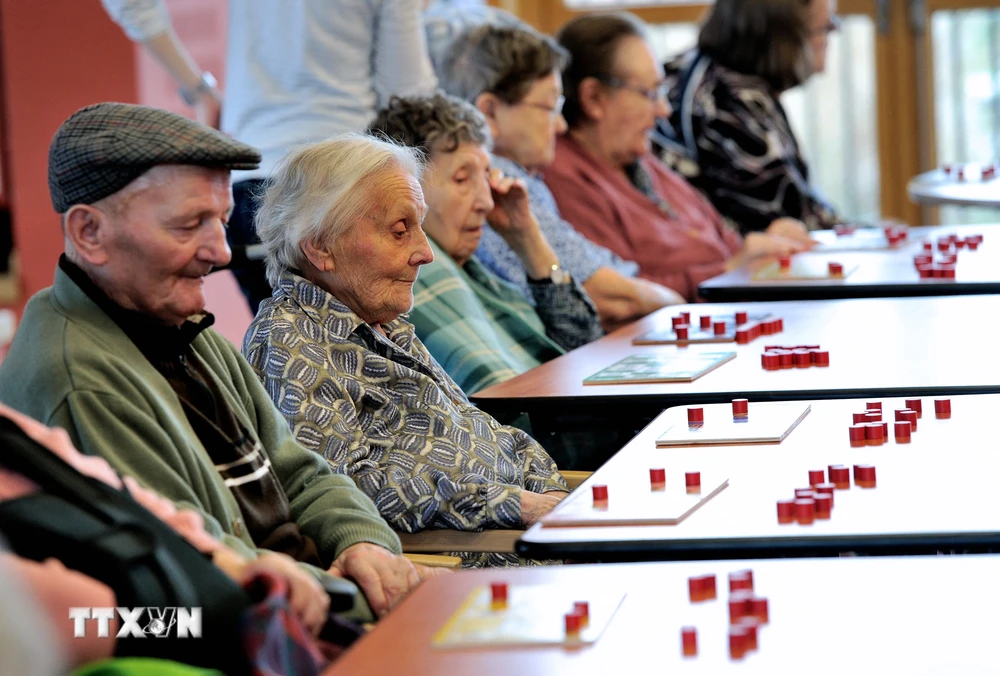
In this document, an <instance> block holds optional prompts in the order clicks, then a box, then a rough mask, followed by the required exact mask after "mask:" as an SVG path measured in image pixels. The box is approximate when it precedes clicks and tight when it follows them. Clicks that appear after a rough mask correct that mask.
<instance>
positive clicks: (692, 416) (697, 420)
mask: <svg viewBox="0 0 1000 676" xmlns="http://www.w3.org/2000/svg"><path fill="white" fill-rule="evenodd" d="M687 412H688V425H690V426H691V427H696V426H698V425H704V424H705V409H703V408H701V407H700V406H691V407H688V410H687Z"/></svg>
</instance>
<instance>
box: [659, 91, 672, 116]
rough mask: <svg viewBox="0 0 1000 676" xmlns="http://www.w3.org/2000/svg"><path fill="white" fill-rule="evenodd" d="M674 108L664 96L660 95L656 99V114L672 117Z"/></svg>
mask: <svg viewBox="0 0 1000 676" xmlns="http://www.w3.org/2000/svg"><path fill="white" fill-rule="evenodd" d="M672 112H673V110H671V108H670V104H669V103H667V99H666V98H664V97H662V96H661V97H659V98H657V99H656V116H657V117H670V113H672Z"/></svg>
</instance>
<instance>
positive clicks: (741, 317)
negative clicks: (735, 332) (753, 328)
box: [735, 312, 749, 326]
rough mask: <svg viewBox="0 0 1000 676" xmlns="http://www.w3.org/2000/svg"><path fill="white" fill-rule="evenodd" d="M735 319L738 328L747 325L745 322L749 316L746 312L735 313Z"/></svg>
mask: <svg viewBox="0 0 1000 676" xmlns="http://www.w3.org/2000/svg"><path fill="white" fill-rule="evenodd" d="M735 318H736V325H737V326H739V325H740V324H746V323H747V320H748V319H749V315H747V313H746V312H737V313H736V317H735Z"/></svg>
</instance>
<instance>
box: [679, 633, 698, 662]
mask: <svg viewBox="0 0 1000 676" xmlns="http://www.w3.org/2000/svg"><path fill="white" fill-rule="evenodd" d="M681 654H683V655H684V657H697V655H698V630H697V629H695V628H694V627H681Z"/></svg>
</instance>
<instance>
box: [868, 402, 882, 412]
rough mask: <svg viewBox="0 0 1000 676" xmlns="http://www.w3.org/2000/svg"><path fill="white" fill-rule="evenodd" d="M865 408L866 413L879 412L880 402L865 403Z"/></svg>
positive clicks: (880, 408)
mask: <svg viewBox="0 0 1000 676" xmlns="http://www.w3.org/2000/svg"><path fill="white" fill-rule="evenodd" d="M865 408H866V409H867V410H868V411H881V410H882V402H881V401H869V402H866V403H865Z"/></svg>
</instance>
